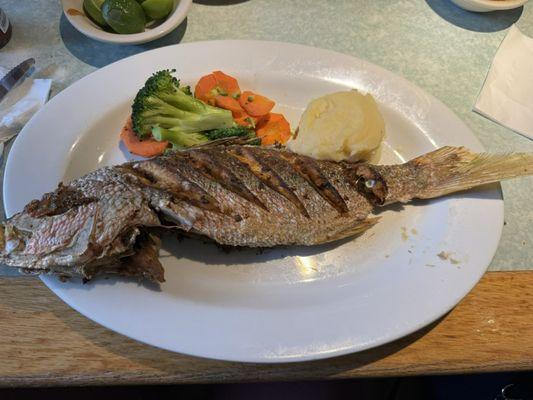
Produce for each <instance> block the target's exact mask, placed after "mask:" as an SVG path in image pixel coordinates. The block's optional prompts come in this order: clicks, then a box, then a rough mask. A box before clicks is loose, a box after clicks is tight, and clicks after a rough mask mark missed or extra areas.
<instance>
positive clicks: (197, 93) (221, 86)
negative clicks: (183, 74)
mask: <svg viewBox="0 0 533 400" xmlns="http://www.w3.org/2000/svg"><path fill="white" fill-rule="evenodd" d="M240 93H241V89H240V88H239V83H238V82H237V79H235V78H234V77H232V76H229V75H226V74H225V73H224V72H222V71H215V72H213V73H211V74H209V75H205V76H202V77H201V78H200V80H199V81H198V83H197V84H196V87H195V89H194V97H196V98H197V99H200V100H202V101H204V102H206V103H207V104H211V105H212V106H214V105H215V104H216V100H215V98H216V97H217V96H218V95H224V96H230V97H232V98H234V99H235V98H237V97H239V95H240Z"/></svg>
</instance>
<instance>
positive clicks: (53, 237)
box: [0, 203, 98, 269]
mask: <svg viewBox="0 0 533 400" xmlns="http://www.w3.org/2000/svg"><path fill="white" fill-rule="evenodd" d="M97 210H98V207H97V203H89V204H85V205H79V206H75V207H72V208H70V209H68V210H66V211H64V212H61V213H59V214H56V215H36V214H35V212H32V211H31V210H28V207H26V209H25V210H24V211H22V212H21V213H18V214H16V215H15V216H14V217H12V218H11V219H9V220H8V221H6V222H4V223H3V224H2V225H1V227H0V261H2V262H4V263H6V264H8V265H17V266H20V267H22V268H26V269H32V268H33V269H47V268H49V267H50V266H51V265H58V264H61V265H69V264H70V265H71V264H73V263H75V262H76V261H80V259H81V258H82V256H83V255H87V253H88V252H89V251H90V250H91V240H92V237H93V234H94V231H95V228H96V223H95V221H96V216H97Z"/></svg>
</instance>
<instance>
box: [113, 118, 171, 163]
mask: <svg viewBox="0 0 533 400" xmlns="http://www.w3.org/2000/svg"><path fill="white" fill-rule="evenodd" d="M120 138H121V139H122V141H123V142H124V145H125V146H126V148H127V149H128V151H129V152H130V153H133V154H136V155H138V156H141V157H155V156H158V155H160V154H162V153H163V152H164V151H165V149H166V148H167V147H168V142H158V141H157V140H155V139H154V138H152V137H150V138H148V139H144V140H141V139H139V137H138V136H137V135H136V134H135V132H134V131H133V129H132V124H131V118H128V120H127V121H126V123H125V124H124V127H123V128H122V130H121V131H120Z"/></svg>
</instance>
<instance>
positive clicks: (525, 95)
mask: <svg viewBox="0 0 533 400" xmlns="http://www.w3.org/2000/svg"><path fill="white" fill-rule="evenodd" d="M474 111H476V112H478V113H479V114H481V115H483V116H484V117H487V118H489V119H491V120H492V121H494V122H496V123H498V124H500V125H503V126H505V127H507V128H510V129H512V130H513V131H515V132H517V133H520V134H521V135H524V136H526V137H528V138H530V139H533V39H532V38H530V37H528V36H526V35H524V34H523V33H522V32H520V30H519V29H518V28H517V27H516V26H515V25H513V26H511V29H509V32H508V33H507V36H506V37H505V39H504V40H503V42H502V43H501V45H500V48H499V49H498V51H497V53H496V56H495V57H494V60H493V61H492V65H491V67H490V70H489V73H488V75H487V78H486V79H485V83H484V84H483V88H482V89H481V92H480V93H479V97H478V99H477V101H476V104H475V105H474Z"/></svg>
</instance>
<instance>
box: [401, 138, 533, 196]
mask: <svg viewBox="0 0 533 400" xmlns="http://www.w3.org/2000/svg"><path fill="white" fill-rule="evenodd" d="M407 164H411V167H413V166H414V168H415V169H416V170H418V174H416V175H417V177H416V178H417V180H418V182H417V183H418V184H417V185H416V186H417V187H418V192H416V191H415V193H413V194H414V196H412V197H413V198H422V199H429V198H433V197H439V196H443V195H445V194H449V193H454V192H459V191H462V190H466V189H470V188H473V187H475V186H480V185H484V184H488V183H493V182H498V181H501V180H505V179H511V178H516V177H519V176H525V175H532V174H533V153H502V154H487V153H478V154H476V153H471V152H470V151H468V150H467V149H465V148H464V147H450V146H446V147H442V148H440V149H438V150H435V151H432V152H431V153H428V154H424V155H423V156H420V157H417V158H415V159H413V160H411V161H409V162H408V163H407Z"/></svg>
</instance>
